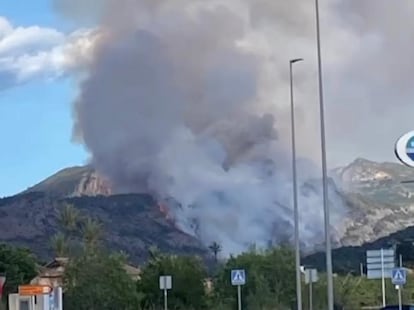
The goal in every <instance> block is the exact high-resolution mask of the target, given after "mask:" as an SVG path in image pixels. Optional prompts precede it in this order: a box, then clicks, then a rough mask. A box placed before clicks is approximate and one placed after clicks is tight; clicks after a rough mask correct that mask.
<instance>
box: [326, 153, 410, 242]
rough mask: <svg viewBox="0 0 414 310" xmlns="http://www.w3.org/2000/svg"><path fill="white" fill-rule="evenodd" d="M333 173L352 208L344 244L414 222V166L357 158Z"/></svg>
mask: <svg viewBox="0 0 414 310" xmlns="http://www.w3.org/2000/svg"><path fill="white" fill-rule="evenodd" d="M333 176H334V178H335V180H336V183H337V184H338V186H339V187H340V188H341V190H342V192H343V194H344V197H346V200H347V201H348V205H349V206H350V209H351V212H350V216H349V218H348V219H347V221H348V225H349V226H348V229H347V232H346V234H345V235H344V238H343V240H342V243H343V245H360V244H362V243H364V242H367V241H372V240H375V239H378V238H380V237H384V236H387V235H389V234H391V233H394V232H397V231H399V230H402V229H405V228H407V227H409V226H413V225H414V199H413V194H414V183H413V184H409V183H401V182H402V181H405V180H414V169H410V168H408V167H405V166H402V165H400V164H394V163H376V162H372V161H368V160H365V159H357V160H355V161H354V162H353V163H351V164H350V165H348V166H346V167H342V168H338V169H335V170H334V171H333Z"/></svg>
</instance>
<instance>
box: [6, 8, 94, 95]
mask: <svg viewBox="0 0 414 310" xmlns="http://www.w3.org/2000/svg"><path fill="white" fill-rule="evenodd" d="M96 36H97V33H96V32H95V31H94V30H90V29H88V30H86V29H85V30H78V31H75V32H73V33H70V34H64V33H61V32H58V31H57V30H55V29H51V28H43V27H39V26H30V27H16V26H13V25H12V24H11V23H10V22H9V21H8V20H7V19H6V18H4V17H1V16H0V90H1V89H5V88H8V87H13V86H15V85H19V84H21V83H25V82H27V81H30V80H32V79H35V78H38V77H42V78H58V77H61V76H63V75H65V74H67V73H69V72H73V71H74V70H79V69H82V67H83V66H84V65H85V63H87V61H88V60H89V57H90V52H91V49H92V47H93V42H94V40H95V39H96Z"/></svg>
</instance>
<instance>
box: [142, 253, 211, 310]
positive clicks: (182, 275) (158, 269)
mask: <svg viewBox="0 0 414 310" xmlns="http://www.w3.org/2000/svg"><path fill="white" fill-rule="evenodd" d="M160 275H171V276H172V282H173V288H172V290H170V291H169V293H168V296H169V297H168V303H169V309H185V310H190V309H197V310H201V309H205V308H206V290H205V287H204V280H205V278H206V275H207V273H206V271H205V268H204V266H203V264H202V262H201V260H200V259H198V258H196V257H186V256H183V257H179V256H168V255H162V254H158V255H156V256H155V257H154V258H151V259H150V260H149V261H148V263H147V264H146V266H145V267H144V268H143V270H142V274H141V280H140V281H138V283H137V289H138V291H139V292H142V293H143V296H144V298H143V300H142V307H143V308H144V309H152V308H151V307H158V306H159V305H162V303H163V294H162V291H160V288H159V282H158V279H159V276H160Z"/></svg>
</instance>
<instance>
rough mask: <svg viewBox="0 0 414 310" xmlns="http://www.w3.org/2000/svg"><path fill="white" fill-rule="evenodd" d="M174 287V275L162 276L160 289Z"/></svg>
mask: <svg viewBox="0 0 414 310" xmlns="http://www.w3.org/2000/svg"><path fill="white" fill-rule="evenodd" d="M170 289H172V277H171V276H160V290H170Z"/></svg>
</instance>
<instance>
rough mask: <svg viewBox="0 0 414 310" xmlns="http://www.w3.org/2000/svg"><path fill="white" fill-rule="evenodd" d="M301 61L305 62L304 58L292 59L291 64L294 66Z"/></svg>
mask: <svg viewBox="0 0 414 310" xmlns="http://www.w3.org/2000/svg"><path fill="white" fill-rule="evenodd" d="M299 61H303V58H295V59H291V60H290V63H291V64H294V63H295V62H299Z"/></svg>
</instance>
